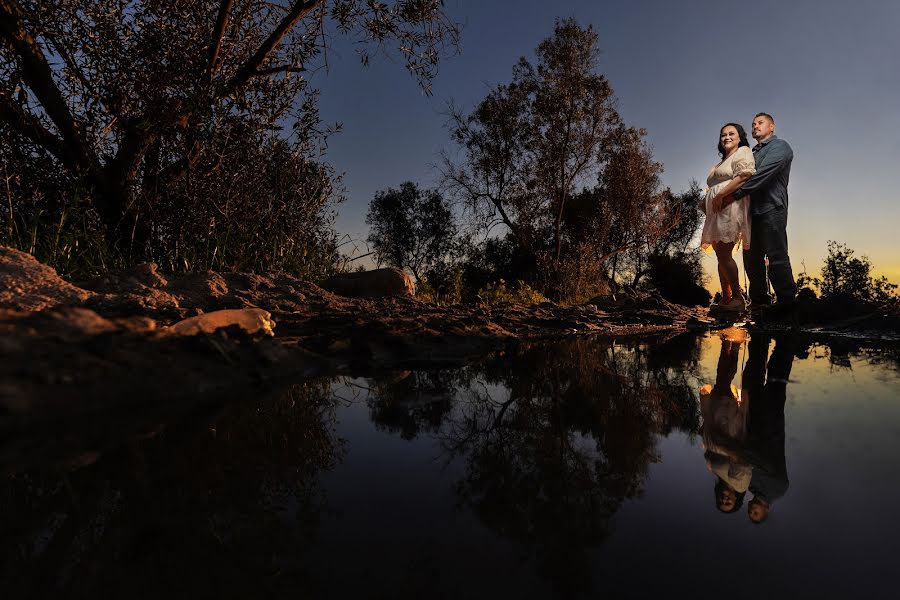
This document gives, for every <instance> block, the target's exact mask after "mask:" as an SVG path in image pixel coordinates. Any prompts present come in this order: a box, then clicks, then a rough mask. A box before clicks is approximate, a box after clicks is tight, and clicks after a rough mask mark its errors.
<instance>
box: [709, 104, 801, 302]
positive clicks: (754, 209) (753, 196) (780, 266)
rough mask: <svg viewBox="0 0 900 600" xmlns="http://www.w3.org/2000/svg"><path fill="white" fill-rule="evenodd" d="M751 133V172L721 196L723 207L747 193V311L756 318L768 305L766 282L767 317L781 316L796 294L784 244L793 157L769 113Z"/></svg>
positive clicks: (757, 119)
mask: <svg viewBox="0 0 900 600" xmlns="http://www.w3.org/2000/svg"><path fill="white" fill-rule="evenodd" d="M751 131H752V135H753V139H755V140H756V142H757V143H756V146H755V147H754V148H753V156H754V158H755V159H756V173H755V174H754V175H753V176H752V177H751V178H750V179H748V180H747V182H746V183H744V185H743V186H742V187H741V188H740V189H739V190H737V191H736V192H734V193H733V194H732V195H731V196H726V197H725V198H724V199H723V200H722V205H728V204H729V203H730V202H733V201H734V200H738V199H740V198H742V197H744V196H745V195H747V194H750V214H751V225H750V249H749V250H744V269H746V271H747V278H748V279H749V280H750V290H749V294H750V306H751V311H752V313H755V314H757V315H759V314H760V312H761V311H762V310H763V309H764V307H768V306H769V305H770V304H772V297H771V296H770V295H769V285H768V281H771V283H772V288H773V289H774V291H775V300H776V303H775V305H774V306H772V307H771V308H770V309H768V310H767V312H769V313H770V314H772V315H776V314H780V315H783V314H784V313H785V312H788V311H789V310H790V309H792V308H793V305H794V298H795V296H796V295H797V286H796V284H795V283H794V274H793V272H792V271H791V260H790V258H789V257H788V243H787V213H788V192H787V186H788V179H789V178H790V175H791V161H792V160H793V159H794V152H793V150H791V147H790V146H789V145H788V143H787V142H785V141H784V140H782V139H779V138H778V137H776V136H775V119H774V118H772V115H770V114H767V113H758V114H757V115H756V116H755V117H753V126H752V127H751ZM767 258H768V281H767V279H766V276H767V274H766V259H767Z"/></svg>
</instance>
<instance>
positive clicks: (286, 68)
mask: <svg viewBox="0 0 900 600" xmlns="http://www.w3.org/2000/svg"><path fill="white" fill-rule="evenodd" d="M305 71H306V69H305V68H304V67H295V66H294V65H280V66H277V67H270V68H268V69H259V70H258V71H256V73H255V74H256V75H258V76H260V77H262V76H265V75H273V74H275V73H303V72H305Z"/></svg>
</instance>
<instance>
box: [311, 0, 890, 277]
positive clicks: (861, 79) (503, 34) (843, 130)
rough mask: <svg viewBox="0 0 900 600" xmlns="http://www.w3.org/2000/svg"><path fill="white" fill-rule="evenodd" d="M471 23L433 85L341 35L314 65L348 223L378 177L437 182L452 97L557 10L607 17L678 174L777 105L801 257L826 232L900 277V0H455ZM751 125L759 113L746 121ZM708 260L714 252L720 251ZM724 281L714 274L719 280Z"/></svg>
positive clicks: (675, 177)
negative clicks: (734, 124)
mask: <svg viewBox="0 0 900 600" xmlns="http://www.w3.org/2000/svg"><path fill="white" fill-rule="evenodd" d="M445 6H446V8H447V11H448V13H449V14H450V15H451V17H452V18H454V19H455V20H457V21H459V22H461V23H463V24H464V29H463V34H462V40H461V49H460V53H459V54H458V55H456V56H452V57H449V58H447V59H446V60H445V61H444V62H443V63H442V65H441V68H440V73H439V75H438V77H437V78H436V80H435V81H434V83H433V95H432V96H431V97H426V96H424V95H423V94H422V93H421V91H420V90H419V88H418V86H417V84H416V82H415V81H414V80H413V78H412V77H411V76H409V75H408V74H407V73H406V71H405V70H404V69H403V66H402V64H400V63H399V62H396V61H391V60H390V59H387V58H383V57H382V58H376V59H375V60H373V62H372V64H371V65H370V66H369V67H368V68H362V67H361V66H359V61H358V59H357V56H356V54H355V52H354V49H353V46H352V45H351V44H350V43H348V42H347V41H346V40H344V39H342V38H340V37H336V39H335V40H334V45H333V48H332V50H331V52H330V54H329V57H328V58H329V70H328V73H327V74H326V73H322V74H319V75H317V79H316V80H315V82H316V84H317V85H318V86H319V87H320V88H321V91H322V96H321V110H322V115H323V117H324V118H325V119H326V121H329V122H333V121H340V122H342V123H343V127H344V129H343V132H342V133H340V134H338V135H336V136H334V137H333V138H332V139H331V140H330V143H329V152H328V157H329V160H331V162H332V163H333V164H334V165H335V166H336V167H337V169H338V170H339V171H341V172H344V173H345V184H346V187H347V195H348V201H347V202H345V203H344V204H342V205H341V206H340V216H339V219H338V223H337V227H338V230H339V231H340V232H341V233H345V234H349V235H350V236H351V237H354V238H357V239H364V238H365V237H366V234H367V230H366V226H365V223H364V219H365V213H366V210H367V207H368V203H369V201H370V200H371V198H372V197H373V195H374V194H375V192H376V191H377V190H381V189H385V188H387V187H389V186H395V187H396V186H397V185H399V184H400V183H401V182H402V181H405V180H413V181H417V182H419V183H421V184H423V185H426V186H427V185H432V184H434V183H435V172H434V170H433V168H432V165H433V164H435V163H436V162H437V161H438V156H437V155H438V152H439V151H440V150H441V149H442V148H447V147H449V142H448V137H447V131H446V129H445V122H446V119H445V117H444V112H445V110H446V107H447V103H448V102H449V101H451V100H452V101H454V102H455V103H456V104H457V105H459V106H461V107H463V108H467V109H468V108H471V107H472V106H474V104H475V103H476V102H477V101H478V100H479V99H481V98H482V97H484V95H485V94H486V93H487V91H488V89H489V88H490V87H491V86H492V85H495V84H497V83H505V82H507V81H509V79H510V77H511V71H512V66H513V64H514V63H515V62H516V60H517V59H518V58H519V57H520V56H523V55H524V56H527V57H529V58H531V57H533V51H534V48H535V47H536V46H537V44H538V43H540V41H541V40H542V39H544V38H546V37H548V36H549V35H550V34H551V33H552V30H553V23H554V20H555V19H556V18H557V17H575V18H576V19H577V20H578V21H579V22H580V23H581V24H582V25H587V24H591V25H593V26H594V28H595V29H596V30H597V31H598V32H599V35H600V47H601V51H602V54H601V59H600V71H601V72H602V73H603V74H604V75H606V77H607V78H608V79H609V80H610V82H611V83H612V85H613V88H614V90H615V92H616V95H617V97H618V99H619V110H620V112H621V114H622V116H623V117H624V118H625V120H626V121H627V122H628V123H629V124H630V125H634V126H639V127H644V128H646V129H647V130H648V140H649V142H650V143H651V144H652V146H653V150H654V156H655V158H656V159H657V160H659V161H661V162H662V163H663V164H664V165H665V173H664V174H663V182H664V183H665V184H666V185H668V186H670V187H672V188H673V189H674V190H676V191H678V190H683V189H686V188H687V186H688V184H689V182H690V180H691V179H692V178H693V179H697V180H701V181H702V180H703V178H705V176H706V173H707V172H708V170H709V168H710V166H711V165H712V163H713V162H714V161H715V160H716V158H717V157H716V142H717V136H718V131H719V127H720V126H721V124H722V123H724V122H726V121H732V120H735V121H738V122H741V123H744V124H746V125H749V122H750V120H751V118H752V116H753V115H754V114H755V113H756V112H758V111H766V112H770V113H772V114H773V115H774V116H775V118H776V120H777V122H778V135H779V136H780V137H782V138H784V139H786V140H787V141H788V142H789V143H790V144H791V146H792V147H793V149H794V154H795V158H794V164H793V170H792V174H791V184H790V188H789V192H790V198H791V205H790V220H789V224H788V234H789V238H790V244H791V257H792V260H793V262H794V265H795V272H797V271H800V270H802V264H801V263H804V262H805V264H806V266H807V267H808V268H809V270H810V272H813V271H815V272H817V271H818V269H819V268H820V266H821V263H822V260H823V258H824V256H825V252H826V251H825V245H826V241H827V240H829V239H835V240H838V241H841V242H844V243H847V244H848V245H849V246H850V247H851V248H853V249H855V250H856V251H857V253H859V254H867V255H868V256H869V258H870V259H871V260H872V262H873V263H874V264H875V266H876V268H877V269H878V271H879V272H880V273H883V274H886V275H888V277H889V278H890V279H892V280H893V281H895V282H900V252H898V250H897V238H898V236H900V232H898V231H897V229H898V224H900V203H898V199H900V198H898V197H900V193H898V189H900V109H898V107H900V58H898V57H900V36H898V35H897V32H898V31H900V2H895V1H893V0H880V1H874V0H856V1H854V2H849V1H845V2H839V1H834V0H831V1H829V0H820V1H812V0H781V1H775V0H760V1H757V2H746V1H745V2H732V1H729V0H720V1H717V2H712V1H707V0H693V1H685V2H663V1H660V0H630V1H626V0H610V1H599V0H598V1H587V0H580V1H578V0H559V1H556V2H545V1H544V2H540V1H536V0H481V1H477V0H445ZM748 129H749V128H748ZM706 266H707V268H708V270H709V271H710V272H712V269H713V268H714V266H715V263H714V259H713V258H709V259H707V265H706ZM716 287H717V284H716V283H712V284H711V289H716Z"/></svg>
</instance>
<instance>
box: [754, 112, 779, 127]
mask: <svg viewBox="0 0 900 600" xmlns="http://www.w3.org/2000/svg"><path fill="white" fill-rule="evenodd" d="M756 117H765V118H767V119H768V120H769V123H771V124H772V125H774V124H775V117H773V116H772V115H770V114H769V113H764V112H759V113H756V114H755V115H753V120H754V121H755V120H756Z"/></svg>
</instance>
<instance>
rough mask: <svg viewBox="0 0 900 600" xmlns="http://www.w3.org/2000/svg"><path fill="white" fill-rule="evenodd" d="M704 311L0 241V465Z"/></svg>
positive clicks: (684, 321)
mask: <svg viewBox="0 0 900 600" xmlns="http://www.w3.org/2000/svg"><path fill="white" fill-rule="evenodd" d="M878 318H881V319H882V322H879V323H878V324H877V327H876V328H879V329H880V331H882V332H884V331H891V327H893V331H894V332H896V331H900V326H898V323H897V318H896V316H894V317H893V318H894V321H891V322H890V323H889V324H888V326H887V328H886V327H885V324H884V322H883V319H884V318H885V317H884V316H883V315H882V316H880V317H878ZM860 323H862V322H859V321H858V322H857V323H856V325H857V328H856V329H854V330H853V331H859V330H860V329H859V327H858V325H859V324H860ZM715 325H716V324H715V323H713V322H711V321H710V320H709V319H708V318H706V315H705V310H703V309H699V308H694V309H687V308H684V307H680V306H677V305H673V304H670V303H668V302H666V301H665V300H663V299H661V298H659V297H657V296H652V295H644V296H631V297H627V298H622V297H619V298H615V297H612V296H610V297H603V298H597V299H595V300H592V301H591V303H588V304H586V305H583V306H570V307H560V306H556V305H553V304H549V303H547V304H541V305H537V306H501V307H493V308H491V307H487V306H482V305H456V306H449V307H436V306H433V305H429V304H424V303H422V302H419V301H417V300H415V299H414V298H410V297H408V296H397V297H382V298H365V299H360V298H347V297H342V296H338V295H336V294H333V293H331V292H328V291H326V290H325V289H322V288H321V287H319V286H317V285H315V284H312V283H309V282H304V281H300V280H298V279H295V278H293V277H291V276H289V275H284V274H276V275H268V276H263V275H255V274H246V273H212V272H210V273H200V274H188V275H182V276H178V277H167V276H165V275H163V274H161V273H159V272H158V270H157V268H156V266H155V265H152V264H145V265H141V266H139V267H137V268H135V269H132V270H130V271H128V272H124V273H114V274H109V275H107V276H105V277H103V278H101V279H98V280H96V281H90V282H83V283H79V284H78V285H74V284H72V283H69V282H66V281H64V280H63V279H61V278H60V277H59V276H58V275H57V274H56V272H55V271H54V270H53V269H51V268H50V267H48V266H46V265H43V264H41V263H39V262H38V261H36V260H35V259H34V258H33V257H31V256H30V255H28V254H25V253H23V252H19V251H17V250H13V249H10V248H2V247H0V446H2V448H3V450H2V451H0V470H2V466H3V463H7V464H9V463H17V462H21V461H23V460H27V457H28V456H29V454H30V453H31V452H33V450H34V448H33V446H34V444H36V443H38V444H39V443H41V440H45V439H47V438H48V437H53V438H55V439H56V440H57V442H58V444H59V445H60V446H61V447H65V445H66V439H67V438H66V435H67V434H66V432H69V431H72V429H73V425H74V424H77V429H78V430H79V432H80V433H79V436H78V440H77V441H73V443H77V444H79V445H85V439H86V438H88V439H90V437H91V432H92V431H93V430H94V429H96V440H95V441H94V442H93V443H87V444H86V447H92V448H96V447H99V446H102V445H103V442H102V441H101V440H104V439H107V438H108V432H109V431H110V429H111V428H112V429H113V430H114V429H116V428H117V427H120V426H121V427H122V428H124V429H125V430H128V431H132V432H133V431H146V432H152V431H153V430H154V428H155V427H157V424H158V423H159V422H160V419H161V418H162V417H163V416H165V417H167V418H171V417H173V416H175V417H177V416H178V415H180V414H184V413H196V412H198V411H200V412H202V411H204V410H210V409H211V407H215V406H220V405H221V404H223V403H224V402H226V401H227V400H229V399H230V398H232V397H235V398H236V397H241V396H247V395H248V394H257V395H258V394H260V393H267V392H271V391H272V390H275V389H278V387H279V386H280V385H285V384H286V383H287V382H291V381H297V380H298V379H302V378H307V377H314V376H333V375H341V374H351V375H367V374H372V373H384V372H386V371H392V370H398V371H399V370H403V369H414V368H424V367H435V366H453V365H462V364H465V363H467V362H469V361H471V360H474V359H477V358H479V357H481V356H484V355H486V354H487V353H489V352H491V351H495V350H500V349H503V348H504V347H506V346H508V345H510V344H517V343H519V342H520V341H522V340H533V339H538V338H553V337H559V336H569V335H573V334H595V335H606V336H625V335H629V336H631V335H641V334H651V333H658V332H672V331H678V330H684V329H687V328H689V327H694V328H704V327H711V326H715ZM164 420H165V419H164ZM120 421H121V422H120ZM126 423H127V425H126ZM23 432H29V433H28V434H27V435H24V434H23ZM72 450H73V449H71V448H69V449H67V450H66V451H65V452H64V454H66V455H72V454H73V452H72ZM76 454H77V453H76Z"/></svg>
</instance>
